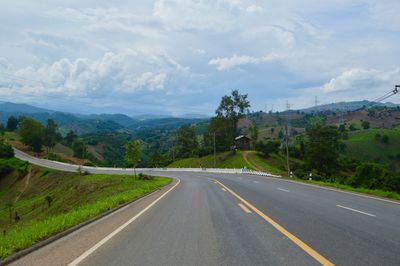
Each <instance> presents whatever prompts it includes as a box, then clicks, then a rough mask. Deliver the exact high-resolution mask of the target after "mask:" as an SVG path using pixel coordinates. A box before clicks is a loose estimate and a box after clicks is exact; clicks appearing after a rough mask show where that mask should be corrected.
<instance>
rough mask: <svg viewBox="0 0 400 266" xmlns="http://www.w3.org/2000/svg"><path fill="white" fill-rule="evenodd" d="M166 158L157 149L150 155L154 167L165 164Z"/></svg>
mask: <svg viewBox="0 0 400 266" xmlns="http://www.w3.org/2000/svg"><path fill="white" fill-rule="evenodd" d="M164 162H165V158H164V156H163V155H162V154H161V153H160V152H159V151H155V152H154V153H153V154H152V155H151V156H150V164H151V166H152V167H156V168H157V167H161V166H163V165H164Z"/></svg>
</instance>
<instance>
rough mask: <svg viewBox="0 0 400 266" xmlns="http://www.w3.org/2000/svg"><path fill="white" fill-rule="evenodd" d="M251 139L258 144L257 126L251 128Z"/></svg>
mask: <svg viewBox="0 0 400 266" xmlns="http://www.w3.org/2000/svg"><path fill="white" fill-rule="evenodd" d="M249 132H250V138H251V140H252V141H254V142H256V141H257V140H258V132H259V130H258V127H257V126H249Z"/></svg>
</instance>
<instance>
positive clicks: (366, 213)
mask: <svg viewBox="0 0 400 266" xmlns="http://www.w3.org/2000/svg"><path fill="white" fill-rule="evenodd" d="M336 207H339V208H343V209H346V210H349V211H353V212H358V213H361V214H365V215H368V216H371V217H376V215H375V214H370V213H368V212H363V211H359V210H356V209H353V208H349V207H346V206H342V205H336Z"/></svg>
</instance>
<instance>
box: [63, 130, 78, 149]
mask: <svg viewBox="0 0 400 266" xmlns="http://www.w3.org/2000/svg"><path fill="white" fill-rule="evenodd" d="M77 137H78V136H77V135H76V134H75V132H74V131H72V130H70V131H69V132H68V133H67V135H66V136H65V138H64V140H65V142H66V143H67V145H68V146H71V145H72V143H73V142H74V140H75V139H76V138H77Z"/></svg>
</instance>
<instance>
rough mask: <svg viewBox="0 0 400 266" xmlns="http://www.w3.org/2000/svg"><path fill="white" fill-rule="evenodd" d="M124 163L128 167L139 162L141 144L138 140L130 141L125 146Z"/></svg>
mask: <svg viewBox="0 0 400 266" xmlns="http://www.w3.org/2000/svg"><path fill="white" fill-rule="evenodd" d="M124 147H125V161H126V163H127V164H128V165H133V166H134V167H136V165H137V164H138V163H139V161H140V155H141V153H142V143H141V142H140V140H131V141H129V142H128V143H126V144H125V146H124Z"/></svg>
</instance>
